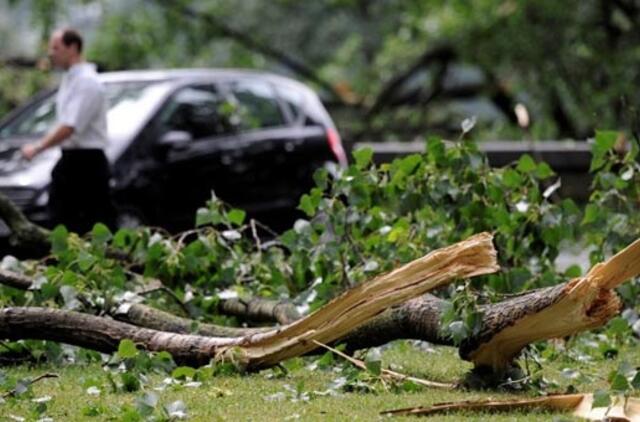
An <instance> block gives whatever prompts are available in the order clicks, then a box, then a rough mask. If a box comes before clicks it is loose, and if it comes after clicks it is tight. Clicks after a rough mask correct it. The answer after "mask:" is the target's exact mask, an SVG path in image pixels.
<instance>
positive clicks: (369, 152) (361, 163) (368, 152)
mask: <svg viewBox="0 0 640 422" xmlns="http://www.w3.org/2000/svg"><path fill="white" fill-rule="evenodd" d="M353 158H355V160H356V167H357V168H358V169H360V170H362V169H364V168H366V167H367V166H368V165H369V164H371V160H372V158H373V149H371V148H369V147H367V148H360V149H357V150H355V151H353Z"/></svg>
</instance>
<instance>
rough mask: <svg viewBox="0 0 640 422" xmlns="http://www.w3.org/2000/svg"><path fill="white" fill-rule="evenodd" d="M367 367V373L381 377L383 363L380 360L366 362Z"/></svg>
mask: <svg viewBox="0 0 640 422" xmlns="http://www.w3.org/2000/svg"><path fill="white" fill-rule="evenodd" d="M365 365H366V367H367V371H369V372H371V373H372V374H373V375H375V376H377V377H379V376H380V374H381V373H382V362H381V361H379V360H370V361H367V362H365Z"/></svg>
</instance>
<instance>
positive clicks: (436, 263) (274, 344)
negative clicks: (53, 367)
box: [0, 233, 499, 369]
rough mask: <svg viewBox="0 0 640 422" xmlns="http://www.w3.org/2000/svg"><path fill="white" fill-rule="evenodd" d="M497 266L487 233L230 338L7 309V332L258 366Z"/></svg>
mask: <svg viewBox="0 0 640 422" xmlns="http://www.w3.org/2000/svg"><path fill="white" fill-rule="evenodd" d="M498 268H499V267H498V264H497V261H496V251H495V249H494V248H493V244H492V235H491V234H489V233H481V234H478V235H475V236H473V237H471V238H469V239H467V240H465V241H462V242H459V243H457V244H454V245H451V246H449V247H446V248H442V249H438V250H436V251H433V252H431V253H429V254H428V255H426V256H424V257H422V258H419V259H417V260H415V261H412V262H410V263H408V264H406V265H404V266H402V267H400V268H397V269H396V270H394V271H392V272H390V273H388V274H385V275H381V276H379V277H376V278H375V279H374V280H372V281H369V282H366V283H363V284H360V285H358V286H357V287H355V288H353V289H351V290H349V291H347V292H345V293H344V294H343V295H341V296H339V297H338V298H336V299H334V300H333V301H332V302H330V303H329V304H327V305H326V306H324V307H323V308H320V309H319V310H318V311H317V312H315V313H313V314H311V315H309V316H307V317H305V318H302V319H300V320H298V321H296V322H294V323H292V324H289V325H287V326H285V327H283V328H280V329H275V330H270V331H267V332H264V333H256V334H252V335H248V336H242V337H231V338H222V337H203V336H196V335H184V334H176V333H171V332H165V331H157V330H151V329H147V328H140V327H136V326H133V325H130V324H126V323H122V322H118V321H114V320H110V319H107V318H102V317H96V316H93V315H85V314H80V313H76V312H66V311H60V310H54V309H46V308H27V307H22V308H5V309H3V310H2V311H0V337H2V338H7V339H11V340H16V339H23V338H32V339H44V340H54V341H61V342H65V343H69V344H75V345H78V346H82V347H88V348H91V349H94V350H99V351H102V352H111V351H113V350H115V349H116V348H117V346H118V344H119V342H120V340H123V339H131V340H133V341H134V342H136V343H138V344H140V345H141V346H142V347H144V348H146V349H147V350H151V351H161V350H164V351H167V352H169V353H171V354H172V355H173V356H174V358H175V359H176V360H177V361H182V362H190V363H206V362H207V361H208V360H209V359H211V358H217V359H233V360H235V361H237V362H240V363H242V364H244V365H245V366H246V367H247V369H259V368H264V367H269V366H272V365H275V364H277V363H279V362H281V361H282V360H285V359H288V358H291V357H294V356H300V355H303V354H306V353H308V352H310V351H312V350H313V349H315V348H317V345H316V344H315V343H314V341H317V342H320V343H323V344H327V343H331V342H333V341H335V340H337V339H339V338H342V337H344V336H345V335H346V334H347V333H349V332H350V331H352V330H354V329H355V328H357V327H359V326H360V325H362V324H363V323H365V322H366V321H368V320H369V319H371V318H372V317H374V316H375V315H377V314H379V313H380V312H382V311H383V310H385V309H387V308H388V307H390V306H393V305H396V304H398V303H401V302H403V301H406V300H407V299H410V298H412V297H415V296H417V295H420V294H423V293H425V292H427V291H429V290H431V289H434V288H437V287H439V286H442V285H444V284H446V283H448V282H450V281H452V280H454V279H456V278H467V277H474V276H477V275H483V274H489V273H492V272H495V271H497V270H498Z"/></svg>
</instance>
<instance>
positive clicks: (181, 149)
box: [0, 69, 346, 230]
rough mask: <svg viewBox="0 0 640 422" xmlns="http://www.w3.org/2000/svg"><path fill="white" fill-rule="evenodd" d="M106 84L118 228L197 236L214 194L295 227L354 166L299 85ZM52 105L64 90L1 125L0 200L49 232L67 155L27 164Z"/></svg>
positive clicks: (253, 75) (120, 75)
mask: <svg viewBox="0 0 640 422" xmlns="http://www.w3.org/2000/svg"><path fill="white" fill-rule="evenodd" d="M100 78H101V80H102V82H103V83H104V85H105V87H106V90H107V93H108V97H109V102H110V108H109V112H108V116H107V119H108V130H109V138H110V144H109V147H108V150H107V156H108V158H109V160H110V162H111V164H112V171H113V180H112V192H113V199H114V203H115V205H116V208H117V210H118V214H119V222H120V225H132V224H150V225H158V226H162V227H166V228H169V229H170V230H179V229H185V228H188V227H193V225H194V221H195V220H194V219H195V212H196V210H197V208H198V207H201V206H203V205H204V204H205V202H206V201H207V199H209V198H210V197H211V192H212V191H215V193H216V195H217V196H218V197H220V198H222V199H223V200H225V201H226V202H228V203H230V204H232V205H233V206H235V207H239V208H242V209H245V210H246V211H247V212H248V214H249V215H250V216H253V217H256V218H259V219H262V220H264V221H266V222H268V223H275V224H281V223H283V222H284V221H286V220H289V222H290V219H291V218H292V217H293V215H294V214H293V212H294V210H295V208H296V206H297V204H298V200H299V197H300V196H301V194H303V193H304V192H305V191H307V190H308V189H309V188H310V187H311V186H312V174H313V172H314V171H315V170H316V169H318V168H320V167H322V166H324V165H326V164H327V163H334V164H333V165H344V164H345V163H346V155H345V152H344V149H343V147H342V142H341V140H340V136H339V134H338V132H337V131H336V128H335V125H334V124H333V122H332V120H331V118H330V116H329V114H328V113H327V111H326V110H325V108H324V107H323V105H322V103H321V102H320V100H319V99H318V97H317V95H316V94H315V93H314V92H313V91H312V90H311V89H309V88H308V87H306V86H305V85H303V84H301V83H299V82H296V81H294V80H291V79H289V78H285V77H282V76H277V75H273V74H269V73H264V72H257V71H247V70H204V69H203V70H166V71H126V72H108V73H102V74H100ZM54 99H55V90H53V91H49V92H45V93H42V94H40V95H38V96H36V97H35V98H34V99H33V100H32V101H30V102H29V103H28V104H26V105H25V106H23V107H21V108H19V109H17V110H15V111H14V112H12V113H11V114H10V115H9V116H7V117H6V118H5V119H4V120H3V121H2V122H1V123H0V192H2V193H4V194H6V195H7V196H8V197H9V198H10V199H12V200H13V201H14V202H15V203H16V204H17V205H18V206H19V207H20V208H21V209H23V211H24V212H25V213H26V214H27V216H28V217H29V218H30V219H32V220H33V221H36V222H38V223H41V224H44V225H48V224H49V223H50V221H49V220H48V213H47V207H46V205H47V200H48V193H47V187H48V185H49V183H50V173H51V169H52V168H53V166H54V164H55V163H56V161H57V159H58V157H59V154H60V151H59V150H57V149H54V150H51V151H46V152H44V153H43V154H41V156H38V157H36V158H35V159H34V160H33V162H26V161H24V160H23V159H21V156H20V147H21V146H22V145H24V144H25V143H27V142H32V141H34V140H36V139H38V138H39V136H41V135H42V134H44V133H45V132H46V131H47V130H49V129H50V128H51V126H52V125H53V124H54V121H55V107H54V102H55V101H54ZM78 201H82V198H78Z"/></svg>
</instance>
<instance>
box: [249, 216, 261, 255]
mask: <svg viewBox="0 0 640 422" xmlns="http://www.w3.org/2000/svg"><path fill="white" fill-rule="evenodd" d="M249 224H250V225H251V234H252V235H253V239H254V240H255V241H256V247H257V248H258V254H262V244H261V243H260V237H259V236H258V231H257V230H256V220H254V219H253V218H252V219H251V222H250V223H249Z"/></svg>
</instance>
